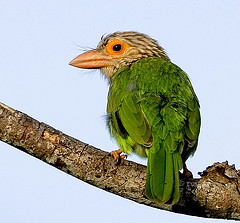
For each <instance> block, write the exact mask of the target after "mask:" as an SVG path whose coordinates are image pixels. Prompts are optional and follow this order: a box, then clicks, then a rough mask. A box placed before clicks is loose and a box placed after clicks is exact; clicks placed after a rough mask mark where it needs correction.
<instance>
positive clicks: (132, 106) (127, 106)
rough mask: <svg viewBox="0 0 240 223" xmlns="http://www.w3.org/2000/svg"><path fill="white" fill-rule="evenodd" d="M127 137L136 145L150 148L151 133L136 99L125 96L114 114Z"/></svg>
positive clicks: (129, 95)
mask: <svg viewBox="0 0 240 223" xmlns="http://www.w3.org/2000/svg"><path fill="white" fill-rule="evenodd" d="M116 115H117V116H118V117H119V121H121V123H122V125H123V127H124V128H125V130H126V132H127V133H128V134H129V136H130V137H131V138H132V139H133V140H134V141H135V142H136V143H138V144H140V145H144V146H151V143H152V133H151V128H150V125H149V123H148V121H147V118H146V116H145V114H144V113H143V111H142V109H141V107H140V103H139V102H137V98H136V97H134V96H133V95H131V94H130V93H129V94H127V95H126V96H125V97H124V99H123V100H122V103H121V105H120V107H119V111H118V112H117V113H116Z"/></svg>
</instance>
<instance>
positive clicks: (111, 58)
mask: <svg viewBox="0 0 240 223" xmlns="http://www.w3.org/2000/svg"><path fill="white" fill-rule="evenodd" d="M152 56H157V57H161V58H164V59H167V60H169V58H168V56H167V54H166V53H165V51H164V49H163V48H162V47H161V46H159V45H158V43H157V41H156V40H154V39H152V38H150V37H149V36H147V35H145V34H142V33H138V32H115V33H113V34H110V35H108V36H106V37H104V38H102V40H101V41H100V43H99V44H98V46H97V48H96V49H94V50H90V51H87V52H85V53H83V54H81V55H79V56H78V57H76V58H75V59H73V60H72V61H71V62H70V63H69V64H70V65H72V66H75V67H80V68H87V69H101V72H102V73H103V74H104V75H105V76H106V77H107V78H109V79H111V77H112V76H113V75H114V74H115V73H116V72H117V71H118V70H119V69H120V68H122V67H126V66H131V64H132V63H133V62H135V61H137V60H139V59H142V58H145V57H152Z"/></svg>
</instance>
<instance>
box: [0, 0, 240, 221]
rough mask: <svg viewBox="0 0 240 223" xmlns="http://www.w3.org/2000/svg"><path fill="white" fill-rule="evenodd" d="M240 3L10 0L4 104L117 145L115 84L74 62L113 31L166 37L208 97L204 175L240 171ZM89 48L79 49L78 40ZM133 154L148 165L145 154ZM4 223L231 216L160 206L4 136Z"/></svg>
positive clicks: (2, 53)
mask: <svg viewBox="0 0 240 223" xmlns="http://www.w3.org/2000/svg"><path fill="white" fill-rule="evenodd" d="M239 27H240V1H232V0H222V1H219V0H211V1H209V0H202V1H196V0H189V1H182V0H170V1H161V0H160V1H159V0H158V1H157V0H148V1H144V0H138V1H133V0H127V1H126V0H123V1H107V0H103V1H97V0H88V1H83V0H82V1H81V0H80V1H73V0H69V1H33V0H32V1H30V0H29V1H26V0H22V1H17V0H12V1H0V28H1V32H0V78H1V79H0V80H1V81H0V89H1V97H0V101H1V102H3V103H5V104H7V105H9V106H11V107H13V108H15V109H17V110H20V111H22V112H25V113H27V114H28V115H30V116H32V117H34V118H36V119H37V120H39V121H43V122H45V123H47V124H49V125H51V126H53V127H55V128H57V129H59V130H61V131H63V132H65V133H67V134H69V135H71V136H73V137H75V138H78V139H80V140H82V141H83V142H86V143H89V144H92V145H94V146H96V147H99V148H102V149H104V150H106V151H111V150H114V149H116V148H117V145H116V144H115V143H114V142H113V141H111V139H110V137H109V135H108V131H107V129H106V127H105V122H104V119H103V118H102V117H103V115H104V114H105V107H106V97H107V91H108V85H107V82H106V81H105V80H104V78H103V77H102V76H101V75H100V73H99V72H98V71H96V72H91V71H84V70H81V69H77V68H74V67H71V66H69V65H68V63H69V61H70V60H72V59H73V58H74V57H76V56H77V55H78V54H80V53H81V52H82V51H81V50H80V47H79V46H81V47H83V48H86V47H95V46H96V45H97V44H98V42H99V40H100V37H101V36H102V35H103V34H106V33H111V32H114V31H123V30H134V31H139V32H143V33H146V34H148V35H150V36H151V37H153V38H155V39H157V40H158V42H159V43H160V44H161V45H162V46H163V47H164V48H165V49H166V51H167V52H168V54H169V56H170V58H171V60H172V61H173V62H174V63H176V64H178V65H179V66H180V67H181V68H182V69H184V70H185V71H186V72H187V73H188V74H189V76H190V78H191V81H192V83H193V85H194V88H195V90H196V93H197V95H198V97H199V99H200V103H201V113H202V129H201V136H200V143H199V147H198V151H197V152H196V154H195V156H194V158H191V159H190V160H189V162H188V164H189V168H190V169H191V170H192V171H193V173H194V176H195V177H196V176H197V172H199V171H202V170H204V169H205V168H206V167H207V166H209V165H211V164H212V163H214V162H216V161H225V160H228V161H229V163H230V164H233V163H235V164H236V167H237V168H240V162H239V157H240V155H239V149H240V140H239V133H240V111H239V110H240V102H239V95H240V94H239V91H240V89H239V82H240V66H239V58H240V56H239V52H240V44H239V40H240V28H239ZM78 45H79V46H78ZM129 159H131V160H135V161H138V162H143V163H144V162H145V161H143V160H141V159H139V158H137V157H136V156H131V157H129ZM0 178H1V182H0V197H1V199H0V222H4V223H15V222H18V223H23V222H24V223H28V222H29V223H30V222H31V223H32V222H34V223H35V222H36V223H38V222H41V223H43V222H44V223H45V222H58V223H61V222H116V223H118V222H123V221H124V222H138V223H144V222H151V223H155V222H156V223H157V222H165V221H167V222H176V221H179V222H184V223H188V222H189V223H190V222H196V223H197V222H223V221H222V220H212V219H202V218H195V217H188V216H184V215H179V214H173V213H169V212H166V211H161V210H157V209H154V208H150V207H145V206H143V205H139V204H136V203H134V202H132V201H129V200H125V199H123V198H121V197H118V196H115V195H112V194H110V193H107V192H105V191H102V190H100V189H97V188H95V187H93V186H89V185H88V184H86V183H83V182H81V181H79V180H77V179H75V178H73V177H71V176H69V175H67V174H65V173H62V172H61V171H59V170H57V169H55V168H53V167H51V166H49V165H46V164H45V163H43V162H41V161H39V160H37V159H35V158H33V157H31V156H29V155H26V154H25V153H23V152H21V151H18V150H17V149H15V148H12V147H10V146H8V145H6V144H4V143H2V142H0Z"/></svg>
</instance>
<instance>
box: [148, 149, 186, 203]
mask: <svg viewBox="0 0 240 223" xmlns="http://www.w3.org/2000/svg"><path fill="white" fill-rule="evenodd" d="M181 163H182V161H181V156H180V154H179V153H177V152H175V153H167V152H166V151H165V150H164V149H160V150H159V151H157V152H156V153H151V152H149V155H148V166H147V181H146V195H147V197H148V198H149V199H150V200H154V201H156V202H159V203H171V204H175V203H177V202H178V200H179V197H180V192H179V169H180V168H181V166H182V164H181Z"/></svg>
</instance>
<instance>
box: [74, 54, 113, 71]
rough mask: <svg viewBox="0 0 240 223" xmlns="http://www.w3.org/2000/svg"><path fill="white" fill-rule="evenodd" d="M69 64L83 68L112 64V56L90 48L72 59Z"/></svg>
mask: <svg viewBox="0 0 240 223" xmlns="http://www.w3.org/2000/svg"><path fill="white" fill-rule="evenodd" d="M69 65H71V66H74V67H79V68H85V69H97V68H103V67H108V66H113V61H112V58H111V57H110V56H108V55H104V54H102V53H101V52H99V51H97V50H90V51H87V52H86V53H83V54H81V55H79V56H77V57H76V58H75V59H73V60H72V61H71V62H70V63H69Z"/></svg>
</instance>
